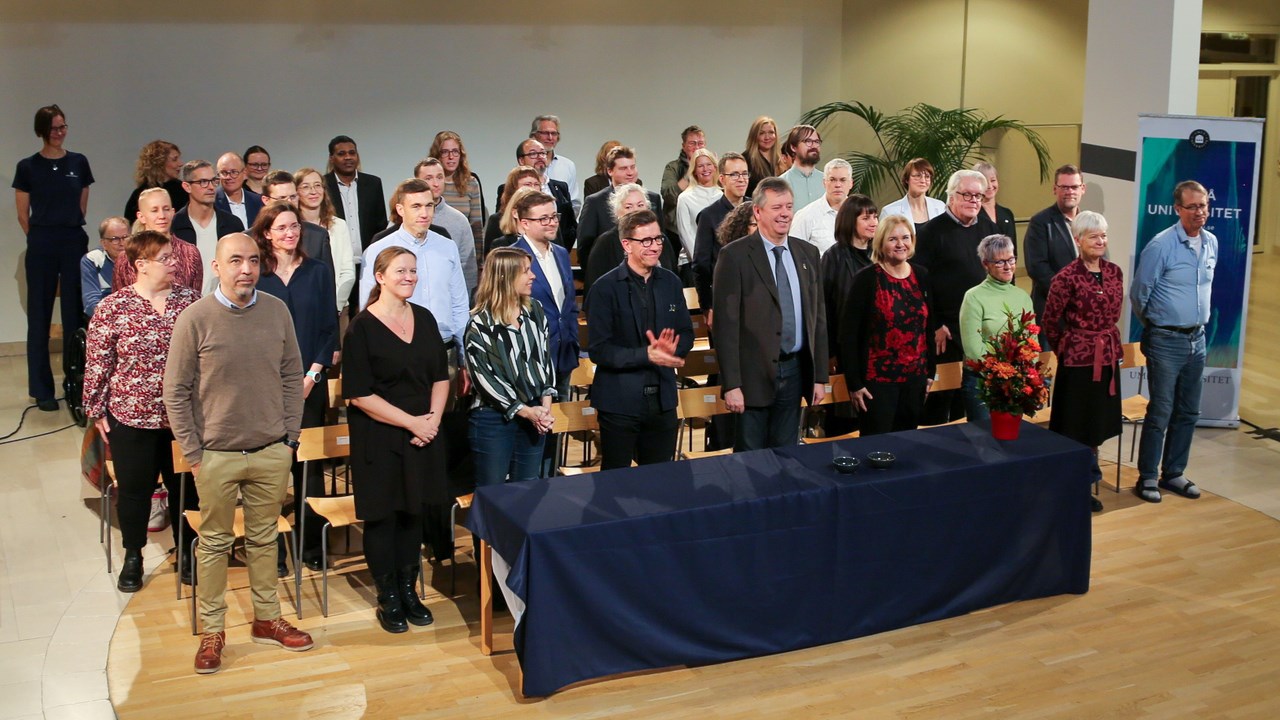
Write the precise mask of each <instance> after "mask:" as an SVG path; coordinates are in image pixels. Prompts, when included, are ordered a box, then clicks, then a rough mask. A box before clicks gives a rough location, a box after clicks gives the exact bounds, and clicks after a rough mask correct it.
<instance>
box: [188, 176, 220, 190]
mask: <svg viewBox="0 0 1280 720" xmlns="http://www.w3.org/2000/svg"><path fill="white" fill-rule="evenodd" d="M184 182H186V183H187V184H189V185H197V186H199V187H202V188H210V187H217V186H218V178H200V179H199V180H185V181H184Z"/></svg>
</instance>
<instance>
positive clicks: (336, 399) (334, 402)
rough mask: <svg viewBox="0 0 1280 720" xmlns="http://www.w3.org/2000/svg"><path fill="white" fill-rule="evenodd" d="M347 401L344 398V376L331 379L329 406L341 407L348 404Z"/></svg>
mask: <svg viewBox="0 0 1280 720" xmlns="http://www.w3.org/2000/svg"><path fill="white" fill-rule="evenodd" d="M346 404H347V403H346V401H345V400H343V399H342V378H340V377H336V378H330V379H329V407H331V408H340V407H342V406H343V405H346Z"/></svg>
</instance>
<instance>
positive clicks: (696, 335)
mask: <svg viewBox="0 0 1280 720" xmlns="http://www.w3.org/2000/svg"><path fill="white" fill-rule="evenodd" d="M690 321H691V322H692V324H693V341H694V347H695V348H697V347H698V344H697V343H698V341H699V340H705V339H707V338H709V337H711V328H709V327H707V321H706V320H705V319H704V318H703V317H702V316H701V315H694V316H693V317H691V318H690ZM706 347H710V344H709V343H707V344H706ZM699 349H700V348H699Z"/></svg>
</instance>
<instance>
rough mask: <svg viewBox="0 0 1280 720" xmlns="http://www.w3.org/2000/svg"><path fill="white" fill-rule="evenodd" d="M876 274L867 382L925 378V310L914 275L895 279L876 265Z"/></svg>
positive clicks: (926, 310) (927, 322)
mask: <svg viewBox="0 0 1280 720" xmlns="http://www.w3.org/2000/svg"><path fill="white" fill-rule="evenodd" d="M864 272H874V273H876V279H877V282H876V295H875V312H873V313H871V337H870V350H869V352H868V357H867V381H868V382H904V381H906V380H909V379H911V378H916V377H922V376H925V375H928V374H929V362H928V357H927V355H928V352H929V345H928V343H929V332H928V327H929V307H928V306H927V305H926V304H925V301H924V293H922V292H921V291H920V283H919V282H917V280H916V274H915V273H911V274H910V275H908V276H907V277H905V278H901V279H899V278H895V277H893V276H892V275H890V274H888V273H886V272H885V271H884V268H883V267H881V266H880V265H874V266H872V267H870V268H867V269H866V270H865V271H864Z"/></svg>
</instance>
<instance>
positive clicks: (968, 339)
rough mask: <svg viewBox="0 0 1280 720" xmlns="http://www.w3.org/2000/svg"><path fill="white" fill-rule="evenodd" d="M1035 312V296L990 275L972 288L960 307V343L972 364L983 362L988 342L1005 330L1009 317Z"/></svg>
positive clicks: (965, 295)
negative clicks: (1011, 312)
mask: <svg viewBox="0 0 1280 720" xmlns="http://www.w3.org/2000/svg"><path fill="white" fill-rule="evenodd" d="M1010 310H1012V311H1013V314H1014V316H1015V317H1016V316H1019V315H1021V314H1022V311H1024V310H1025V311H1027V312H1034V310H1033V308H1032V307H1031V296H1030V295H1028V294H1027V291H1026V290H1023V289H1022V288H1020V287H1018V286H1017V285H1014V284H1013V283H1002V282H1000V281H998V280H996V279H995V278H993V277H991V276H990V275H988V276H987V279H986V280H983V281H982V282H981V283H979V284H978V285H975V286H973V287H971V288H969V290H968V292H966V293H965V294H964V302H963V303H961V304H960V343H961V344H962V345H963V346H964V356H965V358H966V359H968V360H979V359H981V358H982V355H983V354H984V353H985V352H986V345H985V342H986V339H987V338H989V337H991V336H992V335H995V334H996V333H999V332H1000V331H1002V330H1004V328H1005V323H1007V322H1008V319H1009V318H1008V316H1007V315H1006V313H1007V312H1008V311H1010Z"/></svg>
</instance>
